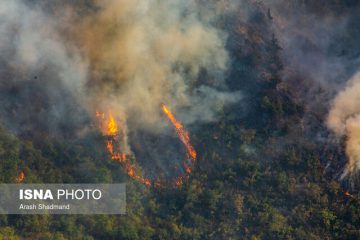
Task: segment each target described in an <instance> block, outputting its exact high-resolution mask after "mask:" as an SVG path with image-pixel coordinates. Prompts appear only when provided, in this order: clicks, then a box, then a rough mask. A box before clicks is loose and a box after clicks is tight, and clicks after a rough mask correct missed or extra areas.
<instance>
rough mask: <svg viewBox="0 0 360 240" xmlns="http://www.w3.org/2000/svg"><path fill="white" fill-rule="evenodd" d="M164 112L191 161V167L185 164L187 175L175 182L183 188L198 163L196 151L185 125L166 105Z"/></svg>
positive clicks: (163, 107) (181, 176)
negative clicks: (185, 180)
mask: <svg viewBox="0 0 360 240" xmlns="http://www.w3.org/2000/svg"><path fill="white" fill-rule="evenodd" d="M162 110H163V112H164V113H165V114H166V116H167V117H168V118H169V119H170V121H171V123H172V124H173V125H174V127H175V130H176V133H177V135H178V136H179V138H180V140H181V142H182V143H183V144H184V146H185V148H186V153H187V156H188V160H190V164H189V165H188V164H186V163H183V167H184V169H185V174H183V175H180V176H179V177H177V179H176V180H175V185H176V186H181V185H182V184H183V183H184V179H188V178H189V175H190V174H191V171H192V165H193V164H194V163H195V161H196V151H195V149H194V147H193V146H192V145H191V143H190V136H189V133H188V131H186V129H185V127H184V126H183V124H182V123H181V122H180V121H179V120H177V119H176V118H175V116H174V114H173V113H172V112H171V111H170V109H169V108H168V107H167V106H166V105H165V104H163V105H162Z"/></svg>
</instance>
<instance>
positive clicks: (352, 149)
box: [327, 73, 360, 178]
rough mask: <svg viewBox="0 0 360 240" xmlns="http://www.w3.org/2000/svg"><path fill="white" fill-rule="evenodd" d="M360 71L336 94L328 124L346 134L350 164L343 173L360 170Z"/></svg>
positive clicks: (342, 135) (341, 133)
mask: <svg viewBox="0 0 360 240" xmlns="http://www.w3.org/2000/svg"><path fill="white" fill-rule="evenodd" d="M359 92H360V73H357V74H355V75H354V76H353V77H352V78H351V79H350V80H349V81H348V84H347V86H346V88H345V89H344V90H342V91H341V92H339V94H338V95H337V96H336V98H335V100H334V102H333V105H332V108H331V110H330V112H329V116H328V119H327V125H328V126H329V128H330V129H332V130H333V131H334V133H335V134H336V135H337V136H338V137H344V136H346V154H347V157H348V164H347V166H346V169H345V171H344V172H343V174H342V178H343V177H345V176H347V175H353V174H356V172H357V171H359V170H360V104H359V103H360V95H359Z"/></svg>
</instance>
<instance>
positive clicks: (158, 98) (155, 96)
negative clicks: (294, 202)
mask: <svg viewBox="0 0 360 240" xmlns="http://www.w3.org/2000/svg"><path fill="white" fill-rule="evenodd" d="M95 4H96V10H95V11H94V12H91V13H90V14H89V16H87V17H85V21H83V20H82V23H81V24H79V25H80V29H77V31H76V35H77V38H78V40H79V42H80V44H79V45H81V46H82V50H83V51H84V52H85V53H86V55H87V56H88V57H89V59H90V63H91V71H92V74H91V75H92V78H91V80H90V82H89V86H90V91H91V94H92V95H93V96H94V97H93V99H95V101H96V104H97V105H98V107H99V108H102V109H107V108H110V109H112V111H114V112H115V114H117V117H119V118H121V117H124V116H126V118H127V119H128V122H130V123H131V125H132V126H133V127H136V128H137V127H140V128H147V129H152V130H154V129H155V130H159V127H160V126H161V127H163V126H162V125H163V124H162V123H163V122H164V117H163V116H161V111H160V109H161V108H160V106H161V104H162V103H166V104H169V105H170V107H171V108H172V109H173V110H174V111H175V112H178V113H179V114H180V115H181V116H180V118H181V119H183V120H184V122H185V123H194V122H196V121H212V120H214V119H215V118H216V113H217V110H219V109H221V108H222V106H223V105H224V104H226V103H231V102H236V101H238V100H239V96H240V95H239V93H235V94H231V93H228V92H227V90H228V89H227V87H226V85H225V84H224V77H225V75H224V74H225V72H226V69H227V67H228V62H229V59H228V54H227V51H226V50H225V40H226V34H224V33H223V32H221V31H220V30H219V29H216V28H215V27H214V26H213V23H212V22H211V21H213V19H214V17H213V15H207V14H206V11H203V12H205V13H202V14H201V11H200V10H201V9H202V7H201V6H199V5H197V4H196V3H195V2H194V1H186V2H184V1H162V0H160V1H132V0H122V1H109V0H108V1H96V2H95ZM208 14H209V13H208ZM209 16H212V17H209ZM200 75H202V76H206V78H205V79H204V77H203V79H200V78H199V76H200ZM159 123H161V124H159Z"/></svg>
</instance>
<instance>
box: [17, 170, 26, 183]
mask: <svg viewBox="0 0 360 240" xmlns="http://www.w3.org/2000/svg"><path fill="white" fill-rule="evenodd" d="M24 180H25V173H24V171H20V172H19V173H18V175H17V176H16V178H15V181H16V182H17V183H22V182H24Z"/></svg>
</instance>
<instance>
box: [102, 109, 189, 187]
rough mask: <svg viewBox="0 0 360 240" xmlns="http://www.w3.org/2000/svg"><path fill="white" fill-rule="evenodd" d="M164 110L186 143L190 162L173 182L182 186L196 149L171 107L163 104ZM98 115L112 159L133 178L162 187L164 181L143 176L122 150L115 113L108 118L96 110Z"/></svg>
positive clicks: (187, 175)
mask: <svg viewBox="0 0 360 240" xmlns="http://www.w3.org/2000/svg"><path fill="white" fill-rule="evenodd" d="M162 110H163V112H164V113H165V114H166V116H167V117H168V118H169V119H170V121H171V123H172V124H173V126H174V127H175V130H176V133H177V135H178V136H179V138H180V140H181V142H182V143H183V144H184V146H185V148H186V153H187V160H188V163H183V167H184V170H185V171H184V174H182V175H180V176H178V177H177V178H176V179H175V181H174V182H173V183H172V184H173V185H175V186H181V185H182V184H183V183H184V181H185V180H187V179H188V178H189V175H190V174H191V171H192V165H193V163H194V162H195V160H196V151H195V149H194V147H193V146H192V145H191V143H190V137H189V133H188V132H187V131H186V129H185V128H184V126H183V125H182V123H181V122H180V121H178V120H177V119H176V118H175V116H174V115H173V114H172V112H171V111H170V110H169V108H168V107H167V106H166V105H164V104H163V105H162ZM96 117H97V118H98V119H99V120H100V123H99V127H100V129H101V130H102V131H103V134H104V135H105V136H106V137H107V140H106V149H107V151H108V153H109V154H110V156H111V159H113V160H115V161H117V162H119V163H120V164H121V165H122V166H123V168H124V169H125V171H126V173H127V175H128V176H129V177H131V178H132V179H134V180H136V181H138V182H140V183H142V184H144V185H145V186H147V187H150V186H154V187H157V188H159V187H162V186H164V183H162V182H160V181H158V180H156V181H151V180H150V179H148V178H146V177H145V176H143V174H142V173H141V170H140V169H139V167H137V165H136V164H134V163H131V161H130V160H131V159H130V156H129V155H127V154H125V153H124V151H121V146H120V143H119V139H118V137H119V129H121V127H120V128H119V127H118V126H117V123H116V120H115V118H114V117H113V115H112V114H111V113H110V114H109V117H108V118H106V117H105V114H104V113H99V112H96Z"/></svg>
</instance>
